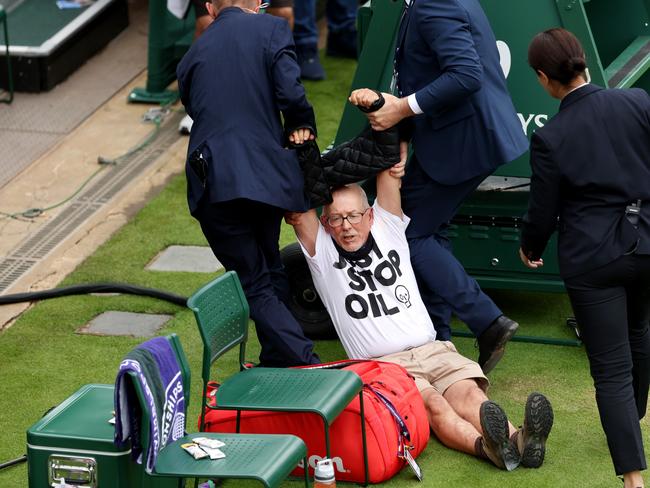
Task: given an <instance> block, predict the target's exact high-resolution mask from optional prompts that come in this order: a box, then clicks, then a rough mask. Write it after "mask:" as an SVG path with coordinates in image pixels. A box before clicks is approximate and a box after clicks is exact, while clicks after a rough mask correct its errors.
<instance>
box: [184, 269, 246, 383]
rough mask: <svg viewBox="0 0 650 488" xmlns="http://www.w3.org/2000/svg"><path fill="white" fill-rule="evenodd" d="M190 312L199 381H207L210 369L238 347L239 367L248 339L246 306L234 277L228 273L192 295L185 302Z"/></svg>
mask: <svg viewBox="0 0 650 488" xmlns="http://www.w3.org/2000/svg"><path fill="white" fill-rule="evenodd" d="M187 306H188V307H189V308H190V309H192V311H193V312H194V317H195V318H196V323H197V324H198V326H199V331H200V333H201V339H202V340H203V381H204V383H206V382H207V381H208V380H209V379H210V365H211V364H212V363H213V362H214V361H215V360H216V359H217V358H218V357H219V356H221V355H222V354H223V353H225V352H226V351H228V350H230V349H232V348H233V347H235V346H237V345H239V364H240V367H243V364H244V355H245V353H246V339H247V336H248V314H249V308H248V302H247V301H246V296H245V295H244V291H243V290H242V287H241V284H240V283H239V278H238V277H237V273H235V272H234V271H228V272H226V273H224V274H223V275H221V276H219V277H218V278H216V279H215V280H213V281H211V282H210V283H208V284H207V285H205V286H204V287H202V288H201V289H200V290H199V291H197V292H196V293H194V295H192V296H191V297H190V298H189V300H188V301H187Z"/></svg>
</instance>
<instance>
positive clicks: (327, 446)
mask: <svg viewBox="0 0 650 488" xmlns="http://www.w3.org/2000/svg"><path fill="white" fill-rule="evenodd" d="M323 424H324V425H325V454H326V455H327V459H332V458H331V456H330V424H329V422H327V420H325V419H323Z"/></svg>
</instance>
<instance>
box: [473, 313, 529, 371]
mask: <svg viewBox="0 0 650 488" xmlns="http://www.w3.org/2000/svg"><path fill="white" fill-rule="evenodd" d="M517 327H519V324H518V323H517V322H515V321H514V320H511V319H509V318H508V317H506V316H505V315H501V316H499V317H498V318H497V319H496V320H495V321H494V322H492V324H491V325H490V326H489V327H488V328H487V330H485V332H483V333H482V334H481V335H480V336H479V337H478V339H477V342H478V352H479V355H478V364H479V366H480V367H481V368H482V369H483V373H485V374H487V373H489V372H490V371H492V370H493V369H494V367H495V366H496V364H497V363H498V362H499V360H500V359H501V357H502V356H503V353H504V351H505V348H506V343H507V342H508V341H509V340H510V339H511V338H512V336H513V335H514V334H515V332H516V331H517Z"/></svg>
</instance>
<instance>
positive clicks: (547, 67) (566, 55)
mask: <svg viewBox="0 0 650 488" xmlns="http://www.w3.org/2000/svg"><path fill="white" fill-rule="evenodd" d="M528 64H529V65H530V67H531V68H533V69H534V70H535V71H536V72H537V71H543V72H544V73H545V74H546V76H548V77H549V78H550V79H552V80H556V81H559V82H560V83H562V84H563V85H568V84H569V82H570V81H571V80H573V79H574V78H575V77H577V76H580V75H581V74H582V73H583V72H584V71H585V69H586V68H587V62H586V61H585V52H584V50H583V49H582V45H581V44H580V41H579V40H578V38H577V37H576V36H574V35H573V34H572V33H571V32H569V31H568V30H566V29H560V28H555V29H549V30H546V31H544V32H540V33H539V34H537V35H536V36H535V37H533V40H532V41H530V45H529V46H528Z"/></svg>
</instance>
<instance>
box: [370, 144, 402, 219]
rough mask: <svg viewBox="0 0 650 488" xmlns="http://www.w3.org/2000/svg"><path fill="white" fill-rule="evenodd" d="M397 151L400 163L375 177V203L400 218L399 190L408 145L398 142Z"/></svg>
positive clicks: (400, 202)
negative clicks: (398, 150)
mask: <svg viewBox="0 0 650 488" xmlns="http://www.w3.org/2000/svg"><path fill="white" fill-rule="evenodd" d="M399 149H400V156H401V158H400V162H399V163H397V164H396V165H395V166H393V167H392V168H388V169H387V170H385V171H382V172H381V173H379V174H378V175H377V202H379V206H380V207H381V208H383V209H384V210H386V211H387V212H390V213H392V214H393V215H397V216H398V217H400V218H401V217H402V201H401V197H400V193H399V190H400V187H401V185H402V176H404V168H405V167H406V157H407V155H408V143H407V142H405V141H402V142H400V147H399Z"/></svg>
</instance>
